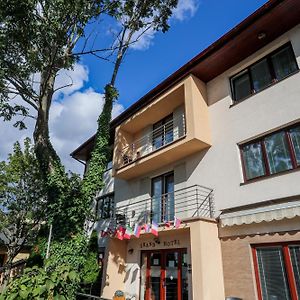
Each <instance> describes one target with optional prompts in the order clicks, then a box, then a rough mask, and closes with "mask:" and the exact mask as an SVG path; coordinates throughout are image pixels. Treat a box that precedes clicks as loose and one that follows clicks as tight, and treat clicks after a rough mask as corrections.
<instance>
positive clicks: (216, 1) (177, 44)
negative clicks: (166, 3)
mask: <svg viewBox="0 0 300 300" xmlns="http://www.w3.org/2000/svg"><path fill="white" fill-rule="evenodd" d="M265 2H266V1H265V0H248V1H247V0H226V1H224V0H201V1H195V2H194V3H195V4H196V5H197V10H196V12H195V14H194V15H193V16H191V15H190V14H189V15H188V16H187V17H186V18H185V19H184V20H182V21H179V20H171V28H170V30H169V31H168V32H167V33H165V34H162V33H158V34H156V35H155V37H154V39H153V40H152V42H151V45H150V47H149V48H147V49H144V50H138V51H137V50H131V51H130V53H129V55H128V56H127V57H126V60H125V62H124V64H123V66H122V67H121V71H120V73H119V77H118V80H117V87H118V89H119V92H120V99H119V102H120V103H121V104H122V105H123V106H124V107H125V108H127V107H128V106H130V105H131V104H132V103H133V102H135V101H137V100H138V99H139V98H140V97H142V96H143V95H144V94H145V93H147V92H148V91H149V90H150V89H152V88H153V87H155V86H156V85H157V84H158V83H160V82H161V81H162V80H164V79H165V78H166V77H167V76H169V75H170V74H172V73H173V72H174V71H176V70H177V69H178V68H179V67H181V66H182V65H183V64H185V63H186V62H187V61H188V60H190V59H191V58H192V57H194V56H195V55H197V54H198V53H199V52H200V51H202V50H203V49H205V48H206V47H207V46H209V45H210V44H211V43H213V42H214V41H215V40H217V39H218V38H219V37H221V36H222V35H223V34H224V33H226V32H227V31H229V30H230V29H231V28H233V27H234V26H235V25H237V24H238V23H239V22H240V21H242V20H243V19H245V18H246V17H247V16H248V15H249V14H251V13H252V12H254V11H255V10H256V9H257V8H259V7H260V6H261V5H263V4H264V3H265ZM82 61H83V63H84V64H86V65H87V66H88V67H89V70H90V78H89V82H88V83H87V84H88V85H89V86H92V87H93V88H94V89H96V90H97V91H99V92H101V91H102V87H103V86H104V85H105V83H106V82H107V81H108V79H109V76H110V73H111V64H110V63H107V62H104V61H101V60H99V59H97V58H94V57H91V56H90V57H85V58H84V59H83V60H82Z"/></svg>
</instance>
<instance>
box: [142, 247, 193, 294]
mask: <svg viewBox="0 0 300 300" xmlns="http://www.w3.org/2000/svg"><path fill="white" fill-rule="evenodd" d="M141 271H142V274H141V275H142V276H141V291H140V292H141V297H140V299H141V300H188V264H187V251H186V249H174V250H173V249H172V250H156V251H145V252H142V268H141Z"/></svg>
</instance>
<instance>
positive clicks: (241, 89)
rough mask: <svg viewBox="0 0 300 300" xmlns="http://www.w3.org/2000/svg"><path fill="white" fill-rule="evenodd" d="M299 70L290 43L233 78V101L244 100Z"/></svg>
mask: <svg viewBox="0 0 300 300" xmlns="http://www.w3.org/2000/svg"><path fill="white" fill-rule="evenodd" d="M297 70H298V65H297V62H296V58H295V55H294V52H293V49H292V46H291V44H290V43H288V44H286V45H284V46H282V47H280V48H279V49H277V50H276V51H274V52H272V53H271V54H269V55H267V56H266V57H264V58H263V59H261V60H259V61H258V62H256V63H255V64H253V65H251V66H250V67H248V68H246V69H245V70H243V71H242V72H240V73H238V74H237V75H235V76H233V77H232V78H231V89H232V96H233V100H234V101H236V102H238V101H240V100H243V99H244V98H246V97H248V96H250V95H252V94H254V93H257V92H259V91H261V90H263V89H264V88H266V87H268V86H270V85H271V84H273V83H275V82H278V81H280V80H282V79H284V78H286V77H287V76H289V75H290V74H293V73H294V72H296V71H297Z"/></svg>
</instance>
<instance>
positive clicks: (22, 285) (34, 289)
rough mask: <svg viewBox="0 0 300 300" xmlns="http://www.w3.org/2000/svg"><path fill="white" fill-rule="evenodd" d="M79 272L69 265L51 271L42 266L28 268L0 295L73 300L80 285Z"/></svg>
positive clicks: (6, 299)
mask: <svg viewBox="0 0 300 300" xmlns="http://www.w3.org/2000/svg"><path fill="white" fill-rule="evenodd" d="M79 281H80V279H79V276H78V274H77V273H76V272H75V271H74V270H72V269H71V268H70V266H67V265H61V266H59V267H57V268H56V270H54V271H52V272H50V271H47V270H44V269H42V268H38V267H33V268H27V269H25V271H24V274H23V275H22V276H21V277H19V278H15V279H14V280H13V281H12V282H11V283H10V284H9V285H8V287H7V288H6V289H5V290H4V291H3V293H2V294H1V295H0V300H19V299H34V300H45V299H47V300H73V299H76V292H77V289H78V287H79Z"/></svg>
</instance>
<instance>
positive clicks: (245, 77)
mask: <svg viewBox="0 0 300 300" xmlns="http://www.w3.org/2000/svg"><path fill="white" fill-rule="evenodd" d="M232 88H233V97H234V100H236V101H238V100H241V99H243V98H245V97H247V96H249V95H251V84H250V78H249V74H248V72H247V71H246V72H243V74H238V75H237V76H235V77H234V78H232Z"/></svg>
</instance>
